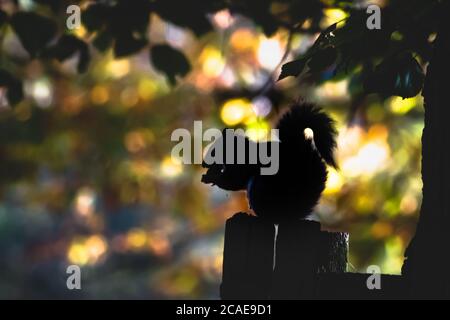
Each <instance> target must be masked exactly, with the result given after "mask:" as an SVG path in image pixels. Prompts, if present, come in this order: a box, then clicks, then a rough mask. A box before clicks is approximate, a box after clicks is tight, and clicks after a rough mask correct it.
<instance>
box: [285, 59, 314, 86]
mask: <svg viewBox="0 0 450 320" xmlns="http://www.w3.org/2000/svg"><path fill="white" fill-rule="evenodd" d="M306 62H307V59H304V58H303V59H299V60H294V61H291V62H288V63H285V64H284V65H283V66H282V67H281V74H280V76H279V77H278V81H280V80H283V79H284V78H287V77H290V76H293V77H297V76H299V75H300V74H301V73H302V72H303V70H304V69H305V66H306Z"/></svg>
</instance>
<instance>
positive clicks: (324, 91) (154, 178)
mask: <svg viewBox="0 0 450 320" xmlns="http://www.w3.org/2000/svg"><path fill="white" fill-rule="evenodd" d="M325 17H326V18H325V20H326V21H323V24H324V25H325V26H326V25H329V24H330V23H332V22H335V21H339V20H342V19H343V18H345V13H344V12H342V11H340V10H328V11H327V12H326V13H325ZM210 18H211V20H212V22H213V25H214V26H215V31H214V32H211V33H208V34H206V35H205V36H203V37H200V38H197V37H195V36H194V35H193V34H191V32H190V31H187V30H186V29H182V28H179V27H177V26H174V25H171V24H169V23H167V22H164V21H163V20H161V19H160V18H158V17H157V16H154V17H152V20H151V21H152V26H151V28H149V30H151V31H149V32H151V34H150V38H151V39H152V41H154V42H156V43H158V42H160V43H169V44H171V45H172V46H174V47H176V48H179V49H180V50H181V51H182V52H183V53H185V54H186V56H187V57H188V58H189V60H190V62H191V63H192V66H193V69H192V71H191V72H190V73H189V74H188V75H187V77H185V78H183V79H179V82H178V84H177V85H176V86H175V87H171V86H170V85H169V83H168V82H167V80H166V79H165V77H164V75H162V74H160V73H158V72H157V71H155V70H154V69H153V68H152V66H151V65H150V63H149V59H148V50H143V51H142V52H141V53H139V54H137V55H135V56H132V57H131V58H127V59H119V60H115V59H114V58H113V55H112V53H110V54H107V55H106V56H104V55H101V54H96V55H95V59H94V61H93V62H92V65H91V67H90V69H89V71H88V72H87V73H86V74H84V75H78V74H77V73H76V71H75V69H76V60H77V59H76V57H74V59H70V60H68V61H66V62H64V63H56V62H55V63H54V65H52V66H47V65H44V64H42V63H40V62H38V61H36V62H32V63H30V64H29V65H28V66H27V68H26V79H28V80H26V83H25V92H26V96H27V99H26V100H25V101H23V102H21V103H20V104H19V105H18V106H16V107H14V108H11V107H10V106H8V104H7V103H6V102H5V99H4V97H3V96H2V91H1V89H0V136H1V138H0V140H1V146H0V156H1V163H0V181H1V182H0V297H2V298H22V297H38V298H45V297H55V296H56V297H61V298H65V297H74V296H76V297H80V298H218V297H219V284H220V280H221V272H222V250H223V235H224V224H225V220H226V219H227V218H229V217H231V216H232V215H233V214H234V213H236V212H239V211H244V210H247V209H248V205H247V202H246V198H245V194H243V193H228V192H224V191H221V190H220V189H217V188H213V187H209V186H206V185H203V184H202V183H201V182H200V179H201V175H202V173H203V171H204V170H203V169H202V168H201V166H198V165H183V164H181V163H180V162H178V161H175V160H173V159H172V158H171V157H170V154H171V148H172V147H173V145H174V144H173V143H172V142H171V141H170V135H171V132H172V131H173V130H174V129H176V128H187V129H189V130H192V129H193V122H194V121H195V120H202V121H203V126H204V127H205V128H210V127H217V128H223V127H224V126H233V127H243V128H246V129H249V128H251V129H269V128H271V126H272V125H273V124H274V123H275V121H276V119H277V117H278V115H279V114H280V113H281V112H283V110H284V108H285V107H287V106H288V105H289V103H290V102H292V101H295V100H297V99H298V98H299V97H302V98H304V99H306V100H309V101H313V102H316V103H317V104H319V105H320V106H322V107H323V108H325V110H326V111H328V112H329V113H330V114H331V115H332V116H333V117H334V118H335V119H336V121H337V123H338V129H339V138H338V144H339V151H338V163H339V167H340V168H339V170H331V169H330V173H329V179H328V184H327V189H326V191H325V193H324V196H323V198H322V201H321V203H320V205H319V206H318V207H317V208H316V210H315V212H314V215H316V216H317V217H318V218H319V219H320V220H321V221H322V224H323V226H324V228H326V229H328V230H339V231H348V232H349V233H350V252H349V266H348V271H351V272H365V270H366V268H367V267H368V266H369V265H374V264H376V265H379V266H380V267H381V270H382V272H383V273H393V274H398V273H400V270H401V266H402V263H403V253H404V250H405V247H406V246H407V245H408V243H409V241H410V239H411V237H412V235H413V233H414V230H415V224H416V221H417V217H418V211H419V209H420V203H421V188H422V186H421V176H420V152H421V149H420V138H421V134H422V129H423V124H422V123H423V111H422V106H421V105H422V100H421V99H420V98H419V97H418V98H412V99H405V100H403V99H401V98H389V99H386V100H382V99H380V98H378V97H376V96H368V97H363V98H360V97H361V96H360V95H358V88H357V86H356V87H355V85H354V83H352V82H351V81H350V80H349V79H348V78H345V77H342V78H341V79H338V80H337V81H335V82H326V83H324V84H321V82H322V81H321V80H326V75H324V79H319V81H318V82H319V84H318V85H314V84H313V83H312V81H311V79H308V78H305V79H302V78H300V79H295V78H287V79H285V80H283V81H280V82H277V83H276V84H274V85H273V86H272V83H273V81H274V80H276V78H277V77H278V75H279V71H280V66H281V62H282V60H283V59H285V60H286V61H289V59H292V58H293V57H295V56H297V55H298V54H300V53H302V52H305V51H306V49H307V48H308V47H309V46H310V45H311V44H312V43H313V42H314V40H315V38H316V37H317V35H309V36H308V35H305V36H298V35H295V36H294V37H293V38H292V39H289V35H288V32H287V31H284V30H281V29H280V30H279V31H278V32H277V33H275V35H273V36H272V37H270V38H267V37H266V36H265V35H264V34H263V33H262V32H261V30H259V29H258V28H257V27H255V25H254V24H253V23H252V22H251V21H250V20H248V19H246V18H244V17H242V16H232V15H230V13H229V12H228V11H226V10H223V11H219V12H217V13H215V14H214V15H211V17H210ZM75 33H76V35H77V36H79V37H83V38H85V39H87V40H89V37H90V35H89V34H88V33H87V31H86V30H85V29H84V28H79V29H77V30H76V31H75ZM3 41H4V50H5V51H7V53H8V54H9V55H14V56H17V57H18V59H19V60H20V59H21V57H23V56H24V55H26V53H25V51H24V49H23V48H22V47H21V45H20V43H19V42H18V40H17V38H16V37H15V35H14V33H12V32H7V33H6V34H5V36H4V39H3ZM288 42H290V46H291V50H290V51H289V52H286V46H287V44H288ZM50 68H51V70H53V71H52V73H51V74H50V73H49V70H50ZM55 70H57V71H55ZM315 81H317V79H315ZM265 87H266V88H267V90H265V89H264V88H265ZM261 88H263V89H262V90H260V89H261ZM249 93H251V94H249ZM260 132H261V131H258V130H255V131H254V136H253V137H252V138H253V139H259V138H262V137H261V134H260ZM71 264H77V265H80V266H81V267H82V290H81V291H78V292H69V291H68V290H67V289H66V287H65V277H66V274H65V270H66V267H67V266H68V265H71Z"/></svg>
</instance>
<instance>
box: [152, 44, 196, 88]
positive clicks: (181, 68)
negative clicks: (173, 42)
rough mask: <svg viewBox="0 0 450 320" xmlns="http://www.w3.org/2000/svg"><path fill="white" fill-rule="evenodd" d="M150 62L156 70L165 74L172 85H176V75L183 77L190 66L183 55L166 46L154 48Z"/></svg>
mask: <svg viewBox="0 0 450 320" xmlns="http://www.w3.org/2000/svg"><path fill="white" fill-rule="evenodd" d="M151 61H152V63H153V65H154V67H155V68H156V69H157V70H159V71H161V72H163V73H165V74H166V76H167V78H168V79H169V82H170V83H171V84H172V85H174V84H175V83H176V76H177V75H178V76H185V75H186V74H187V73H188V72H189V71H190V70H191V64H190V63H189V61H188V60H187V58H186V57H185V56H184V54H183V53H181V52H180V51H178V50H176V49H174V48H172V47H171V46H168V45H157V46H154V47H153V48H152V50H151Z"/></svg>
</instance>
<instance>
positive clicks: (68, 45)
mask: <svg viewBox="0 0 450 320" xmlns="http://www.w3.org/2000/svg"><path fill="white" fill-rule="evenodd" d="M76 53H78V54H79V61H78V67H77V69H78V72H80V73H82V72H85V71H86V70H87V67H88V65H89V62H90V54H89V48H88V45H87V44H86V43H85V42H84V41H83V40H81V39H79V38H77V37H75V36H73V35H63V36H62V37H61V38H60V39H59V40H58V42H57V43H56V44H55V45H54V46H51V47H50V48H48V49H46V50H45V51H44V52H43V56H44V57H46V58H54V59H57V60H58V61H64V60H66V59H68V58H70V57H72V56H73V55H75V54H76Z"/></svg>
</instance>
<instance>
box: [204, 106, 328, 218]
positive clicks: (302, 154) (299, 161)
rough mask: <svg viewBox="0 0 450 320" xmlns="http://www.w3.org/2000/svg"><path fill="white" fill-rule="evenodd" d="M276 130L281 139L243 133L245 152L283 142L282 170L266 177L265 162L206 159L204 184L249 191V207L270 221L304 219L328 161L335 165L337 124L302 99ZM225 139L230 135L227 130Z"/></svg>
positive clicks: (324, 176) (321, 186) (317, 196)
mask: <svg viewBox="0 0 450 320" xmlns="http://www.w3.org/2000/svg"><path fill="white" fill-rule="evenodd" d="M276 129H278V141H277V142H273V141H272V142H253V141H250V140H249V139H248V138H247V137H245V145H246V146H247V148H246V150H247V151H246V153H248V150H249V149H250V148H249V147H250V146H251V145H252V144H256V145H257V146H258V147H261V146H262V144H263V143H266V144H268V148H269V150H270V148H271V147H270V145H271V143H279V145H278V147H279V148H278V156H279V169H278V171H277V172H276V173H275V174H273V175H262V174H261V173H260V170H259V169H260V168H261V167H262V166H263V165H262V164H261V163H259V162H258V163H256V164H249V163H247V162H246V163H245V164H236V163H235V164H226V163H225V164H217V163H213V164H207V163H206V162H205V161H203V167H204V168H207V171H206V173H205V174H204V175H203V176H202V182H203V183H206V184H213V185H217V186H218V187H219V188H222V189H224V190H228V191H239V190H246V191H247V198H248V201H249V206H250V208H251V209H252V210H253V211H254V213H255V214H256V215H257V216H258V217H260V218H262V219H266V220H268V221H270V222H271V223H280V222H283V221H289V220H292V219H305V218H307V217H308V216H309V215H310V214H311V212H312V210H313V209H314V207H315V206H316V205H317V203H318V201H319V199H320V197H321V194H322V192H323V191H324V189H325V184H326V181H327V175H328V171H327V164H328V165H329V166H331V167H334V168H337V163H336V160H335V155H334V153H335V149H336V146H337V144H336V136H337V130H336V128H335V122H334V120H333V119H332V118H331V117H330V116H328V115H327V114H326V113H325V112H324V111H323V110H322V109H321V108H319V107H316V106H315V105H313V104H310V103H304V102H302V103H296V104H294V105H292V106H291V107H290V109H289V110H288V112H286V113H285V114H284V115H282V116H281V118H280V119H279V120H278V122H277V125H276ZM222 139H226V138H225V134H222ZM215 143H216V141H215V142H214V144H215ZM221 143H222V144H221V146H224V145H225V144H224V143H223V141H222V142H221ZM266 147H267V146H266ZM212 149H214V148H212ZM224 149H225V148H224ZM224 151H225V150H224ZM237 152H239V151H237ZM235 155H236V148H235ZM246 159H248V154H246Z"/></svg>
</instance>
